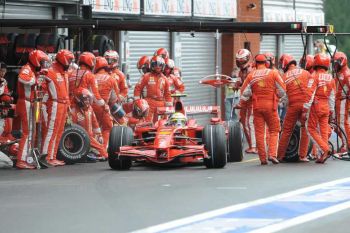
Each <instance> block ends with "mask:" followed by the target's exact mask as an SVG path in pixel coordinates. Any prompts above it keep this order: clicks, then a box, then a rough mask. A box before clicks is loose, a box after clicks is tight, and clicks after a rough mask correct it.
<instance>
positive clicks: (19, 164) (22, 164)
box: [16, 161, 36, 169]
mask: <svg viewBox="0 0 350 233" xmlns="http://www.w3.org/2000/svg"><path fill="white" fill-rule="evenodd" d="M16 168H18V169H35V168H36V167H35V166H33V165H30V164H29V163H27V162H25V161H19V162H17V163H16Z"/></svg>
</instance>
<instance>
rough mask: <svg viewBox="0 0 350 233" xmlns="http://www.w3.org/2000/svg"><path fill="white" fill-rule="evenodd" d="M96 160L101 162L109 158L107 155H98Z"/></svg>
mask: <svg viewBox="0 0 350 233" xmlns="http://www.w3.org/2000/svg"><path fill="white" fill-rule="evenodd" d="M96 160H97V161H99V162H106V161H107V158H106V157H103V156H98V157H97V158H96Z"/></svg>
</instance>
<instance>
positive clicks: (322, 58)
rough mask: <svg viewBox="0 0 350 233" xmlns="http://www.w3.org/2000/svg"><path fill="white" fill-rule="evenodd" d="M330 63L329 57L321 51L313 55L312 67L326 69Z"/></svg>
mask: <svg viewBox="0 0 350 233" xmlns="http://www.w3.org/2000/svg"><path fill="white" fill-rule="evenodd" d="M330 64H331V59H330V58H329V57H328V56H327V55H325V54H322V53H318V54H316V55H315V58H314V68H315V69H316V68H323V69H326V70H328V69H329V66H330Z"/></svg>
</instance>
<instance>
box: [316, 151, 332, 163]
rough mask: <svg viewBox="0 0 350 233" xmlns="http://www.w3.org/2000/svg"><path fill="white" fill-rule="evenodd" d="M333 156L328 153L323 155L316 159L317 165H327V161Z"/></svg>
mask: <svg viewBox="0 0 350 233" xmlns="http://www.w3.org/2000/svg"><path fill="white" fill-rule="evenodd" d="M330 156H331V154H330V153H329V152H328V153H323V154H322V155H321V157H319V158H318V159H316V163H325V162H326V160H327V159H328V158H329V157H330Z"/></svg>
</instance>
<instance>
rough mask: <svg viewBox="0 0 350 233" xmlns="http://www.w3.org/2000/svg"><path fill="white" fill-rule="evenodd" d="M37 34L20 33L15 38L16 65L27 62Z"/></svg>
mask: <svg viewBox="0 0 350 233" xmlns="http://www.w3.org/2000/svg"><path fill="white" fill-rule="evenodd" d="M37 36H38V35H37V34H35V33H29V34H20V35H18V36H17V38H16V46H15V57H16V64H17V65H24V64H26V63H27V62H28V56H29V53H30V52H32V51H34V50H35V47H36V38H37Z"/></svg>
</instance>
